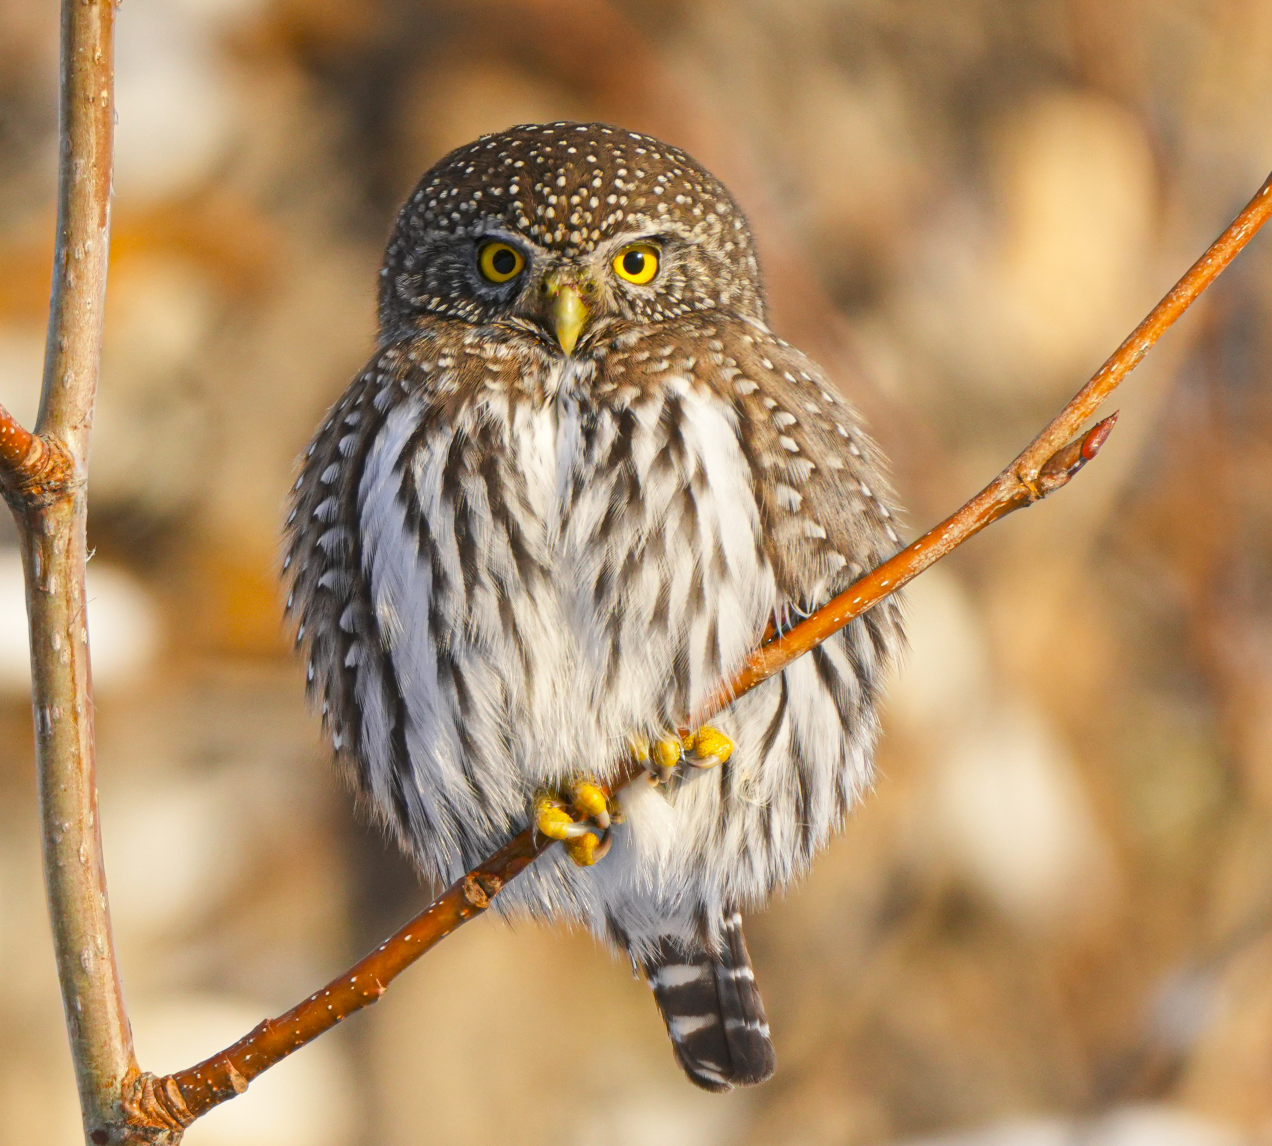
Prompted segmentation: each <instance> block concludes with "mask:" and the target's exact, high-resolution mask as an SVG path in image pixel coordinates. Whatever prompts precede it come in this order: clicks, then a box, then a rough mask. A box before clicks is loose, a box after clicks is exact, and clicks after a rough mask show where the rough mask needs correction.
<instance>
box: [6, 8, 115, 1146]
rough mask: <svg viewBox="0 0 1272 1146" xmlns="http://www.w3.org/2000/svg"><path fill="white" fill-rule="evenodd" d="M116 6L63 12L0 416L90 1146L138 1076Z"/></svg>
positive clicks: (104, 1138)
mask: <svg viewBox="0 0 1272 1146" xmlns="http://www.w3.org/2000/svg"><path fill="white" fill-rule="evenodd" d="M114 18H115V12H114V4H113V0H63V3H62V54H61V81H60V83H61V86H60V95H59V105H60V107H59V122H58V141H59V153H58V209H57V242H56V252H55V256H54V266H53V290H52V297H51V302H50V313H49V331H48V347H47V350H46V353H45V360H44V383H43V390H42V393H41V401H40V414H39V418H38V422H37V426H36V433H35V434H31V433H29V432H28V431H27V430H25V429H24V428H23V427H22V426H20V425H18V423H17V422H16V421H14V419H13V418H12V417H11V416H10V415H9V413H8V412H7V411H6V410H4V409H2V408H0V492H2V493H3V495H4V497H5V500H6V501H8V503H9V507H10V509H12V511H13V515H14V519H15V521H16V523H17V528H18V535H19V541H20V544H21V549H22V563H23V570H24V574H25V580H26V604H27V617H28V623H29V625H30V638H31V678H32V706H33V710H34V718H35V754H36V766H37V770H38V774H39V789H40V813H41V819H42V825H43V845H44V879H45V887H46V891H47V895H48V903H49V915H50V918H51V922H52V929H53V944H54V952H55V956H56V960H57V969H58V978H59V980H60V983H61V989H62V1003H63V1007H64V1009H65V1013H66V1025H67V1031H68V1034H69V1037H70V1044H71V1056H72V1058H73V1060H74V1064H75V1075H76V1081H77V1083H78V1086H79V1096H80V1109H81V1113H82V1114H83V1118H84V1133H85V1136H86V1138H87V1139H88V1140H89V1141H91V1142H93V1143H94V1144H96V1146H101V1144H104V1143H107V1142H110V1141H111V1140H112V1138H114V1140H116V1141H118V1140H119V1136H118V1134H117V1133H116V1132H115V1131H113V1130H112V1129H111V1127H113V1126H115V1125H116V1124H117V1123H118V1120H119V1116H120V1107H119V1097H120V1094H121V1092H122V1089H123V1087H124V1085H125V1083H126V1082H127V1081H128V1079H129V1077H130V1076H131V1075H134V1074H135V1073H136V1070H137V1067H136V1062H135V1061H134V1058H133V1049H132V1034H131V1031H130V1030H129V1027H128V1020H127V1018H126V1016H125V1014H124V1005H123V998H122V996H121V992H120V986H119V972H118V969H117V967H116V964H115V951H114V946H113V944H112V941H111V933H110V916H109V914H108V911H107V905H106V876H105V871H104V868H103V864H102V848H101V834H100V830H99V826H98V816H97V785H96V777H95V772H96V765H95V760H94V747H93V702H92V683H91V674H90V669H89V658H88V633H87V628H86V623H85V616H84V607H85V598H84V561H85V542H84V527H85V517H86V501H85V488H84V477H85V467H86V464H87V458H88V435H89V428H90V426H91V424H92V413H93V403H94V400H95V397H96V393H97V373H98V363H99V360H100V357H101V342H102V312H103V307H104V304H105V296H106V261H107V249H108V245H109V236H110V173H111V143H112V138H111V137H112V134H113V127H114V115H115V109H114V97H113V83H114V79H113V59H114V35H113V33H114Z"/></svg>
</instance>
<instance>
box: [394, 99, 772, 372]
mask: <svg viewBox="0 0 1272 1146" xmlns="http://www.w3.org/2000/svg"><path fill="white" fill-rule="evenodd" d="M382 275H383V277H382V280H381V289H380V321H381V328H382V333H383V336H384V337H385V338H393V337H397V336H398V335H400V334H406V333H408V332H409V329H410V328H411V327H412V326H413V325H414V324H415V323H416V322H418V321H419V320H420V319H421V318H424V317H428V316H431V317H446V318H452V319H459V320H461V321H464V322H468V323H473V324H475V325H504V326H515V327H518V328H520V329H522V330H525V331H527V332H530V333H533V334H536V335H539V336H541V337H542V338H543V339H544V340H545V341H546V342H548V343H550V344H551V345H554V346H555V347H556V348H558V349H559V350H560V351H562V352H564V353H567V354H568V353H571V352H573V351H574V350H575V348H576V345H578V346H581V347H584V348H585V347H586V346H587V344H588V343H589V341H590V340H591V339H592V338H594V337H598V336H600V335H601V334H602V333H604V332H606V331H609V330H612V328H613V327H614V326H615V324H621V323H639V324H650V323H657V322H661V321H665V320H668V319H674V318H678V317H680V316H683V315H685V314H688V313H690V312H694V311H709V310H722V311H726V312H728V313H731V314H737V315H742V316H746V317H753V318H757V319H762V317H763V301H762V295H761V290H760V283H759V268H758V265H757V262H756V258H755V253H754V245H753V242H752V239H751V234H750V231H749V229H748V228H747V225H746V220H745V219H744V217H743V216H742V213H741V211H740V210H739V209H738V207H737V205H736V204H735V203H734V202H733V199H732V198H731V196H730V195H729V193H728V192H727V191H726V190H725V189H724V188H723V187H722V186H721V185H720V184H719V183H718V182H717V181H716V180H715V179H714V178H713V177H712V176H711V175H710V174H709V173H708V172H706V171H704V170H703V169H702V168H701V167H700V166H698V164H697V163H695V162H694V161H693V160H692V159H690V158H689V157H688V156H686V155H685V154H684V153H683V152H681V151H679V150H677V149H676V148H673V147H669V146H668V145H666V144H664V143H660V142H659V141H657V140H655V139H652V138H650V137H649V136H644V135H637V134H634V133H632V132H627V131H623V130H621V129H619V128H613V127H608V126H605V125H603V124H570V123H556V124H547V125H543V126H538V125H532V126H524V127H515V128H512V129H510V130H508V131H506V132H501V133H498V134H496V135H489V136H484V137H483V138H482V139H479V140H477V141H476V142H475V143H472V144H469V145H468V146H467V147H462V148H460V149H459V150H457V151H454V152H452V153H451V154H450V155H448V156H446V158H444V159H443V160H441V162H439V163H438V164H437V165H436V166H435V167H433V168H432V169H431V170H430V171H429V172H428V173H426V174H425V176H424V178H423V179H422V180H421V181H420V184H419V186H418V187H417V188H416V190H415V193H414V194H413V195H412V197H411V198H410V200H409V201H408V202H407V204H406V206H405V207H403V209H402V212H401V214H400V215H399V217H398V222H397V226H396V228H395V230H394V233H393V236H392V238H391V240H390V243H389V247H388V251H387V254H386V257H385V267H384V271H383V272H382Z"/></svg>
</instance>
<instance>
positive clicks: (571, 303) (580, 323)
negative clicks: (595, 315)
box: [552, 283, 588, 354]
mask: <svg viewBox="0 0 1272 1146" xmlns="http://www.w3.org/2000/svg"><path fill="white" fill-rule="evenodd" d="M587 317H588V312H587V304H586V303H585V302H584V301H583V296H582V295H581V294H579V290H578V287H576V286H574V285H572V284H569V283H567V284H565V285H563V286H561V287H558V288H557V290H556V291H555V292H554V293H553V295H552V329H553V330H554V331H556V339H557V342H558V343H559V344H560V346H561V349H562V350H564V351H565V352H566V354H573V353H574V347H575V346H576V345H577V344H578V341H579V335H580V334H582V333H583V327H584V326H586V325H587Z"/></svg>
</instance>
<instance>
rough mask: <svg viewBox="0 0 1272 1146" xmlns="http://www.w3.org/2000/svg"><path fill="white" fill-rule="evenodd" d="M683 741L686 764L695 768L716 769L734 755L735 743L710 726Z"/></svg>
mask: <svg viewBox="0 0 1272 1146" xmlns="http://www.w3.org/2000/svg"><path fill="white" fill-rule="evenodd" d="M681 739H682V740H683V741H684V742H685V763H687V764H691V765H692V766H693V767H694V768H714V767H716V766H717V765H719V764H723V763H724V762H725V761H726V760H727V759H728V758H729V757H730V756H732V755H733V741H732V740H730V739H729V737H727V736H725V734H724V733H723V732H721V731H720V730H719V729H718V728H712V727H711V726H710V725H709V724H704V725H703V726H702V727H701V728H699V729H698V730H697V732H690V733H688V734H687V735H685V736H683V737H681Z"/></svg>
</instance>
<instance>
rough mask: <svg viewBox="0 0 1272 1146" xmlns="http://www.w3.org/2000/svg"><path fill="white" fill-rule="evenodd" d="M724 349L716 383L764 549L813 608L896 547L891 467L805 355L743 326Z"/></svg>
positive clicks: (800, 602) (795, 598) (784, 588)
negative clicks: (743, 464) (734, 432)
mask: <svg viewBox="0 0 1272 1146" xmlns="http://www.w3.org/2000/svg"><path fill="white" fill-rule="evenodd" d="M718 341H719V342H721V343H722V344H723V345H722V348H721V349H720V350H718V351H715V352H714V355H715V357H716V358H717V359H718V363H719V369H718V372H717V374H716V376H715V377H716V379H717V382H716V385H717V387H718V393H719V394H720V397H721V399H722V400H724V401H726V402H728V403H729V404H730V405H731V406H732V408H733V409H734V411H735V412H736V416H737V420H738V435H739V439H740V441H741V444H742V449H743V451H744V452H745V454H746V456H747V459H748V462H749V463H750V467H751V473H752V475H753V478H754V482H755V496H756V500H757V502H758V503H759V506H760V514H761V519H762V523H763V535H764V546H765V551H766V552H767V554H768V557H769V560H770V561H771V562H772V563H773V568H774V572H775V574H776V577H777V583H778V586H779V589H780V590H781V592H782V593H783V594H784V595H785V597H786V598H787V601H788V602H789V603H790V604H791V605H792V606H794V607H795V608H796V609H797V610H799V611H808V610H811V609H813V608H816V607H817V606H819V605H821V604H824V603H825V601H826V600H827V599H828V597H830V596H832V595H833V594H834V593H837V592H840V591H841V590H842V589H843V588H845V587H846V586H847V585H848V584H850V583H851V582H852V581H853V580H855V579H856V578H858V577H860V576H861V575H862V574H863V573H864V572H865V571H866V570H868V569H870V568H872V567H873V566H875V565H877V564H879V563H880V562H881V561H883V560H884V559H886V558H887V557H889V556H891V554H892V553H893V552H894V551H895V550H896V548H897V547H898V545H899V539H898V537H897V533H896V530H895V528H894V520H895V518H894V515H895V513H896V509H895V503H894V500H893V494H892V490H891V488H890V485H889V483H888V478H887V473H886V463H885V462H884V459H883V455H882V453H881V452H880V450H879V448H878V447H877V446H876V445H875V443H874V442H873V441H872V440H871V438H870V436H869V435H868V434H867V433H866V432H865V430H864V429H863V428H862V424H861V418H860V416H859V415H858V413H857V411H856V410H855V409H854V408H853V407H852V406H851V405H850V404H849V403H848V402H847V400H845V399H844V397H843V396H842V395H841V394H840V393H839V392H838V390H837V389H836V387H835V386H834V384H833V383H832V382H831V381H830V380H829V379H828V378H827V377H826V374H825V372H824V371H823V370H822V369H821V368H820V367H819V366H818V365H817V364H816V363H815V362H813V361H812V360H811V359H810V358H808V357H807V356H806V355H804V354H802V353H801V352H800V351H799V350H796V349H795V348H794V347H793V346H791V345H789V344H788V343H786V342H783V341H782V340H781V339H779V338H777V337H775V336H774V335H772V334H771V333H769V332H768V331H767V330H765V329H763V328H762V327H759V326H758V325H755V324H752V323H749V322H743V321H739V322H736V323H733V324H728V325H723V324H722V326H721V329H720V332H719V339H718Z"/></svg>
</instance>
